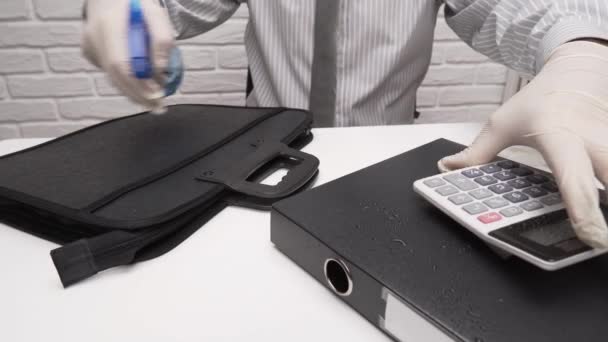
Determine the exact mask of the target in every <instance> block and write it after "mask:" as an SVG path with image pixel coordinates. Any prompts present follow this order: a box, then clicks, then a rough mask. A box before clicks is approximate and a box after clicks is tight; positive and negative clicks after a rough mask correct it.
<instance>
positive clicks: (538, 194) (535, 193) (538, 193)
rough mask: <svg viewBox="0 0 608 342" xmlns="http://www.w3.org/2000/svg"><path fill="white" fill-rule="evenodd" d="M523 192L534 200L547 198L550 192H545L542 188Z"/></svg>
mask: <svg viewBox="0 0 608 342" xmlns="http://www.w3.org/2000/svg"><path fill="white" fill-rule="evenodd" d="M522 192H523V193H524V194H526V195H528V196H530V197H533V198H537V197H541V196H545V195H546V194H548V192H547V191H546V190H543V189H542V188H538V187H533V188H527V189H525V190H523V191H522Z"/></svg>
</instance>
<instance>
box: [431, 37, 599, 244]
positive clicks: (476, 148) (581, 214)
mask: <svg viewBox="0 0 608 342" xmlns="http://www.w3.org/2000/svg"><path fill="white" fill-rule="evenodd" d="M511 145H527V146H530V147H533V148H535V149H537V150H538V151H539V152H540V153H541V154H542V155H543V157H544V159H545V161H546V162H547V164H548V166H549V167H550V168H551V170H552V172H553V174H554V177H555V179H556V182H557V184H558V186H559V189H560V192H561V194H562V197H563V200H564V203H565V205H566V207H567V211H568V215H569V217H570V221H571V222H572V225H573V228H574V230H575V231H576V234H577V236H578V237H579V238H580V239H581V240H582V241H583V242H585V243H587V244H589V245H590V246H593V247H596V248H601V247H608V228H607V227H606V220H605V219H604V217H603V215H602V213H601V211H600V209H599V195H598V189H597V187H596V183H595V178H594V175H595V176H597V178H598V179H599V180H600V181H601V182H602V183H603V184H604V186H606V185H608V44H607V45H602V44H600V43H596V42H588V41H576V42H571V43H567V44H564V45H562V46H561V47H559V48H557V49H556V50H555V51H554V53H553V54H552V55H551V57H550V58H549V59H548V61H547V62H546V64H545V66H544V67H543V69H542V70H541V72H540V73H539V74H538V75H537V76H536V78H534V80H533V81H532V82H531V83H530V84H528V85H527V86H526V87H525V88H524V89H523V90H522V91H521V92H520V93H518V94H517V95H516V96H515V97H513V98H512V99H511V100H509V101H508V102H507V103H505V104H504V105H503V106H502V108H500V109H499V110H498V111H497V112H496V113H494V114H493V115H492V116H491V118H490V119H489V121H488V123H487V124H486V126H485V127H484V128H483V130H482V131H481V133H480V134H479V136H478V137H477V139H476V140H475V141H474V142H473V144H472V145H471V146H470V147H469V148H467V149H465V150H464V151H462V152H460V153H458V154H456V155H453V156H450V157H446V158H443V159H442V160H440V161H439V165H438V166H439V169H440V170H441V171H447V170H454V169H460V168H464V167H468V166H473V165H477V164H483V163H487V162H490V161H491V160H492V159H494V158H495V156H496V155H497V154H498V153H499V152H500V151H502V150H503V149H505V148H507V147H509V146H511Z"/></svg>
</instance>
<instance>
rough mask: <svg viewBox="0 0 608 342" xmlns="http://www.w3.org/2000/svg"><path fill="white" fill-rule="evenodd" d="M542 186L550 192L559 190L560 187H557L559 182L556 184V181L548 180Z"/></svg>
mask: <svg viewBox="0 0 608 342" xmlns="http://www.w3.org/2000/svg"><path fill="white" fill-rule="evenodd" d="M541 186H542V188H543V189H545V190H547V191H549V192H559V188H558V187H557V184H555V182H548V183H545V184H543V185H541Z"/></svg>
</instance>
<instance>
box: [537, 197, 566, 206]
mask: <svg viewBox="0 0 608 342" xmlns="http://www.w3.org/2000/svg"><path fill="white" fill-rule="evenodd" d="M540 201H541V202H542V203H543V204H544V205H549V206H551V205H556V204H560V203H562V196H560V195H559V194H551V195H549V196H547V197H543V198H541V199H540Z"/></svg>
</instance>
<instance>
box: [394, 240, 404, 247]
mask: <svg viewBox="0 0 608 342" xmlns="http://www.w3.org/2000/svg"><path fill="white" fill-rule="evenodd" d="M393 242H397V243H399V244H400V245H402V246H403V247H406V246H407V243H405V241H403V240H401V239H393Z"/></svg>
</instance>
